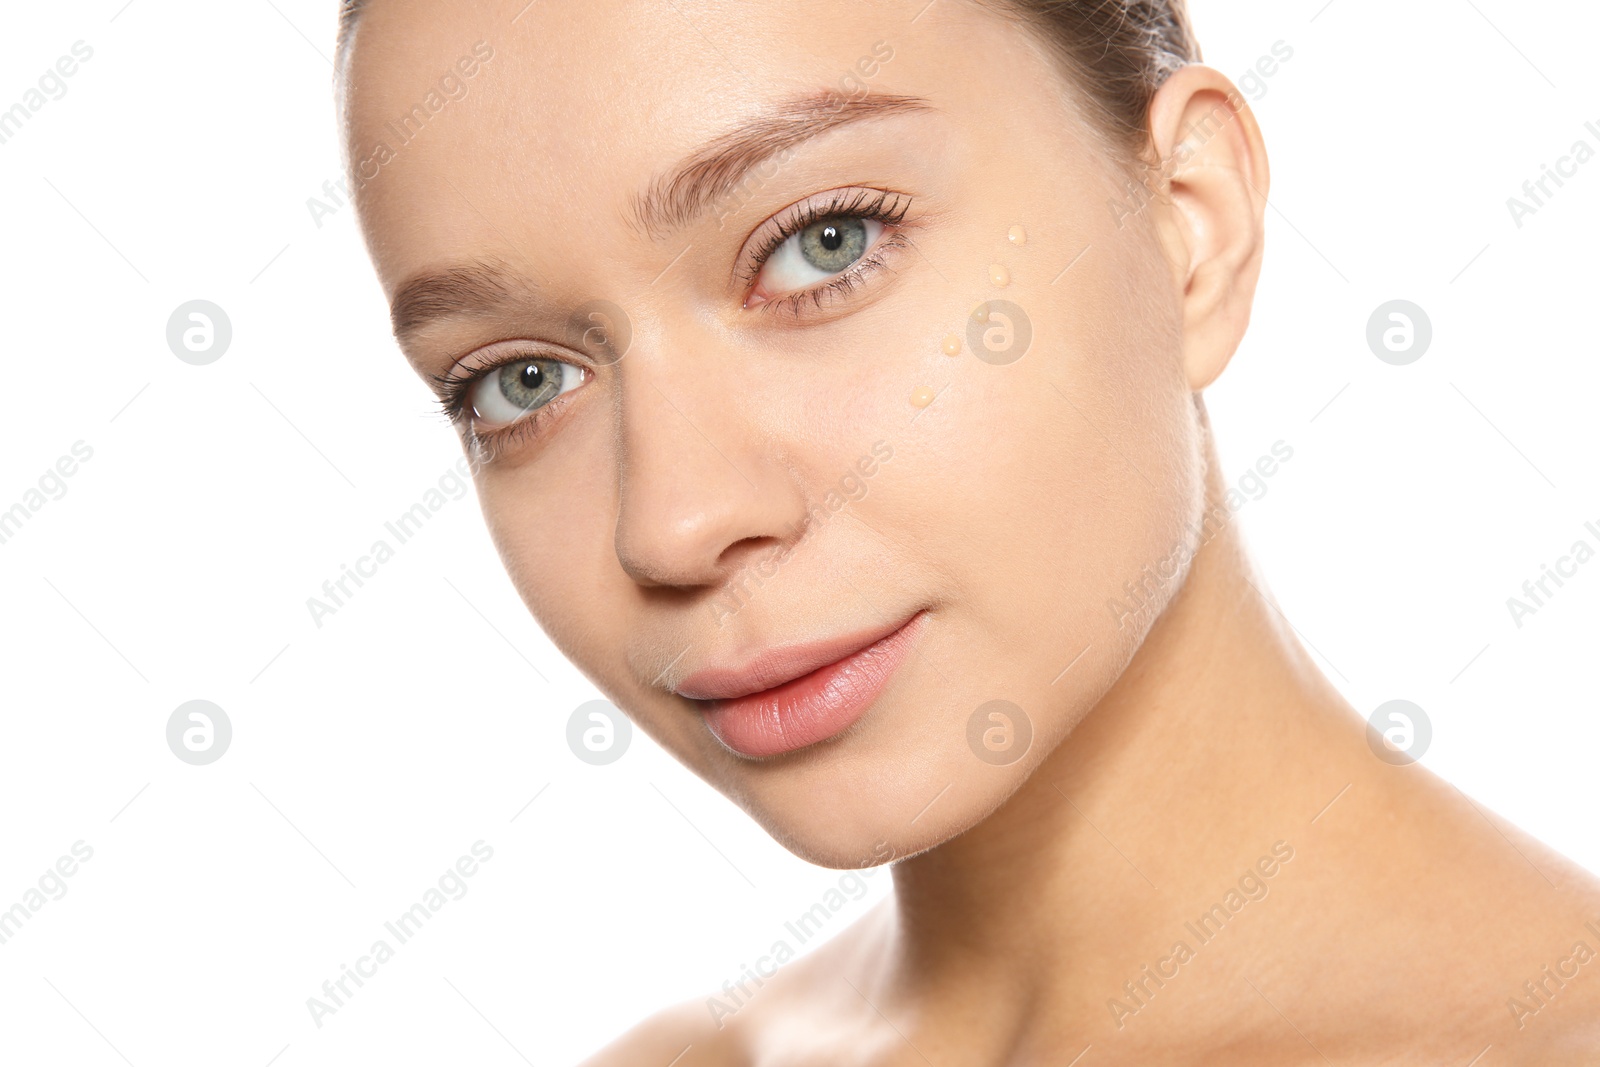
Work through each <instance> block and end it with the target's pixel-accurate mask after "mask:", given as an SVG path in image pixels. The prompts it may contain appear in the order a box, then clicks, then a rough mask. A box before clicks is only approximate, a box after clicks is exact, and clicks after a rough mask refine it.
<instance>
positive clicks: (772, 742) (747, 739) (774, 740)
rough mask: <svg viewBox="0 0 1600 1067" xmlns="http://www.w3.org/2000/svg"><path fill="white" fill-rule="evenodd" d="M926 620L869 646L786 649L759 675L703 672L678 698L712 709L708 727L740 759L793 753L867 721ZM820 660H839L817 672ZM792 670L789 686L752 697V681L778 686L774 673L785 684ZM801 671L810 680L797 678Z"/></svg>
mask: <svg viewBox="0 0 1600 1067" xmlns="http://www.w3.org/2000/svg"><path fill="white" fill-rule="evenodd" d="M925 616H926V612H924V611H918V612H917V613H916V614H915V615H913V616H912V617H911V618H909V619H907V620H906V621H905V622H903V623H901V624H900V625H898V626H896V627H895V628H894V629H893V630H892V631H890V632H888V633H886V634H881V636H877V635H868V636H867V637H866V638H865V639H864V640H863V639H861V638H850V637H845V638H838V639H835V640H833V641H828V642H819V643H818V644H815V645H807V646H795V647H792V648H788V649H780V650H777V651H776V652H774V653H769V654H767V655H765V656H763V657H762V659H761V662H760V663H759V664H758V665H756V666H754V667H752V668H746V669H743V670H720V669H712V670H704V671H698V672H696V673H695V674H692V675H690V676H689V677H688V678H685V679H684V680H683V681H682V682H680V683H679V684H678V686H677V691H678V692H679V693H680V694H682V695H683V696H687V697H694V698H697V699H701V700H702V701H703V702H704V703H705V704H706V705H707V706H706V708H705V712H704V713H705V717H706V725H707V726H708V727H709V728H710V730H711V732H712V734H713V735H715V736H716V738H717V740H719V741H721V742H722V743H723V744H724V745H726V746H727V747H728V748H730V749H732V750H733V751H734V752H737V753H738V754H740V755H741V756H749V757H761V756H776V755H780V754H782V753H784V752H793V751H795V750H796V749H800V748H805V747H806V746H807V745H814V744H816V743H817V742H818V741H824V740H827V739H828V738H830V737H834V736H837V735H838V734H840V733H843V732H844V731H845V730H847V729H848V728H849V727H850V726H852V725H853V724H854V723H855V722H856V721H857V720H858V719H860V718H861V717H862V716H863V715H865V714H866V712H867V709H868V708H870V707H871V706H872V703H873V701H875V700H877V699H878V694H880V693H881V692H883V689H884V687H885V686H887V685H888V684H889V679H890V678H891V677H893V676H894V672H895V671H896V670H897V669H898V668H899V667H900V664H901V663H902V662H904V661H905V658H906V656H907V655H909V654H910V652H911V649H912V645H913V644H914V643H915V641H916V638H917V635H918V634H919V633H920V632H921V630H922V625H923V620H924V618H925ZM880 633H881V631H880ZM841 646H842V647H841ZM852 646H853V647H852ZM821 656H830V657H832V658H831V659H829V660H825V661H823V662H822V663H821V664H820V665H818V666H812V665H813V664H817V663H818V660H819V658H820V657H821ZM808 661H809V662H808ZM785 670H787V678H788V679H789V680H787V681H783V682H782V683H781V684H777V685H773V686H772V687H771V688H765V689H759V690H755V691H752V689H753V685H752V684H751V681H750V680H751V679H762V680H765V681H772V680H775V679H774V678H773V675H774V672H777V675H778V677H783V676H784V672H785ZM798 671H806V673H804V674H799V676H798V677H796V673H797V672H798Z"/></svg>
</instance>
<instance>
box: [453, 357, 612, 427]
mask: <svg viewBox="0 0 1600 1067" xmlns="http://www.w3.org/2000/svg"><path fill="white" fill-rule="evenodd" d="M589 376H590V372H589V371H587V370H586V369H584V368H583V367H580V366H578V365H577V364H574V363H563V362H561V361H560V360H555V359H520V360H516V361H514V362H511V363H506V364H504V365H502V366H499V367H494V368H491V369H490V370H487V371H485V372H484V373H483V374H482V375H481V376H480V377H479V378H478V380H477V381H475V382H473V383H472V384H471V385H470V386H469V387H468V389H467V395H466V405H465V406H466V408H467V409H468V414H470V415H471V417H472V418H473V419H474V420H475V421H476V422H478V423H479V424H480V429H485V430H489V431H491V432H492V431H493V430H495V429H497V428H500V427H503V426H507V425H509V424H511V423H513V422H517V421H519V420H521V419H523V418H526V417H527V416H528V415H530V414H533V413H535V412H537V411H538V410H539V409H540V408H542V407H544V406H545V405H547V404H549V403H550V402H551V401H552V400H554V399H555V398H556V397H558V396H561V395H562V394H564V393H570V392H572V391H573V390H574V389H576V388H578V386H580V385H582V384H583V383H584V382H585V381H586V380H587V379H588V378H589Z"/></svg>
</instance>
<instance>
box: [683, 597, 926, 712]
mask: <svg viewBox="0 0 1600 1067" xmlns="http://www.w3.org/2000/svg"><path fill="white" fill-rule="evenodd" d="M917 614H918V612H913V613H912V614H911V615H908V616H906V617H904V618H901V619H899V620H897V621H895V622H892V623H889V624H887V625H880V626H875V627H873V628H872V629H870V630H857V631H855V632H854V633H848V634H841V635H839V636H837V637H825V638H823V639H821V640H819V641H806V642H801V643H799V644H793V645H778V646H774V647H771V648H765V649H762V650H761V651H759V652H757V653H756V654H755V655H753V656H750V657H748V658H747V659H746V660H745V661H744V662H743V663H741V664H739V665H738V666H726V665H718V664H709V665H707V666H703V667H701V668H700V669H699V670H696V671H694V672H692V673H691V674H689V675H687V676H685V677H684V678H683V679H682V680H681V681H679V682H678V684H677V685H675V686H674V687H673V690H674V691H675V692H676V693H678V694H679V695H680V696H685V697H689V698H690V699H692V700H731V699H734V698H736V697H744V696H749V695H751V694H752V693H761V692H765V691H766V690H768V689H773V688H775V687H777V686H780V685H783V684H784V683H785V682H792V681H794V680H795V679H796V678H800V677H803V676H805V675H807V674H810V673H811V672H812V671H814V670H817V669H818V668H819V667H826V666H828V665H829V664H832V663H837V662H839V661H840V660H842V659H844V658H845V657H847V656H851V655H854V654H855V653H857V652H860V651H861V650H862V649H864V648H866V647H867V646H869V645H875V644H877V643H878V642H879V641H881V640H883V639H884V638H885V637H888V636H889V635H890V634H892V633H894V632H895V631H897V630H899V629H900V628H901V627H903V626H905V625H906V624H907V623H909V622H910V621H911V620H912V619H913V618H915V617H916V615H917Z"/></svg>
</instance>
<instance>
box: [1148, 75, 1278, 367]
mask: <svg viewBox="0 0 1600 1067" xmlns="http://www.w3.org/2000/svg"><path fill="white" fill-rule="evenodd" d="M1149 122H1150V137H1151V150H1153V151H1154V152H1156V153H1157V155H1158V159H1159V162H1158V163H1156V165H1157V166H1158V167H1159V168H1160V169H1159V171H1158V172H1157V174H1156V176H1155V180H1156V181H1157V182H1158V183H1159V188H1160V189H1161V191H1162V192H1163V193H1164V194H1165V195H1163V196H1160V197H1158V198H1157V199H1158V202H1159V203H1160V204H1161V205H1162V207H1161V209H1160V210H1158V211H1157V213H1156V226H1157V230H1158V233H1159V235H1160V239H1161V243H1162V246H1163V247H1164V248H1165V250H1166V253H1167V259H1168V261H1169V263H1170V264H1171V266H1172V271H1173V280H1174V282H1175V284H1176V285H1177V288H1178V292H1179V293H1181V294H1182V304H1183V361H1184V370H1185V372H1186V373H1187V375H1188V379H1189V387H1190V388H1191V389H1193V390H1194V391H1196V392H1198V391H1200V390H1201V389H1204V388H1205V387H1206V386H1208V385H1210V384H1211V383H1212V382H1213V381H1214V380H1216V377H1217V375H1219V374H1221V373H1222V368H1224V367H1226V366H1227V365H1228V360H1229V359H1231V358H1232V356H1233V353H1234V352H1235V351H1236V350H1237V349H1238V347H1239V342H1240V340H1242V339H1243V337H1244V331H1245V327H1246V326H1248V325H1249V323H1250V305H1251V302H1252V301H1253V300H1254V299H1255V292H1256V279H1257V278H1258V277H1260V274H1261V256H1262V251H1263V238H1264V230H1265V214H1266V206H1267V191H1268V184H1269V182H1270V176H1269V174H1268V170H1267V149H1266V145H1265V144H1264V143H1263V141H1262V137H1261V128H1260V127H1259V126H1258V125H1257V124H1256V120H1255V116H1254V115H1253V114H1252V113H1251V111H1250V107H1249V105H1248V104H1246V103H1245V100H1244V97H1243V96H1242V95H1240V93H1239V90H1238V89H1237V88H1235V86H1234V84H1233V83H1232V82H1231V81H1229V80H1228V79H1227V78H1226V77H1225V76H1223V75H1222V74H1221V73H1219V72H1218V71H1216V70H1214V69H1212V68H1211V67H1207V66H1204V65H1201V64H1191V65H1189V66H1186V67H1182V68H1180V69H1179V70H1177V71H1176V72H1174V73H1173V74H1172V75H1171V76H1170V77H1169V78H1168V79H1167V80H1166V82H1165V83H1163V84H1162V86H1161V88H1160V90H1158V91H1157V93H1156V95H1155V98H1154V100H1152V101H1151V105H1150V113H1149Z"/></svg>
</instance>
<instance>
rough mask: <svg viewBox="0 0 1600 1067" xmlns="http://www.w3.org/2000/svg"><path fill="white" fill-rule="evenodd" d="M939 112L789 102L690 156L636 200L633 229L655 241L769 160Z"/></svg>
mask: <svg viewBox="0 0 1600 1067" xmlns="http://www.w3.org/2000/svg"><path fill="white" fill-rule="evenodd" d="M934 110H937V109H936V108H935V107H934V106H933V105H932V104H931V103H929V102H928V101H927V100H925V99H923V98H922V97H918V96H905V95H902V94H898V93H877V92H869V93H865V94H863V95H861V96H855V97H847V96H843V95H841V94H840V93H838V92H835V91H832V90H824V91H820V92H810V93H804V94H802V95H800V96H796V97H791V98H790V99H788V100H784V101H782V102H780V103H778V104H776V105H774V106H773V107H771V108H769V109H768V110H767V111H765V112H764V113H763V114H761V115H759V116H757V117H756V118H753V119H748V120H746V121H745V122H743V123H741V124H740V125H739V126H737V127H735V128H734V129H732V130H730V131H728V132H727V133H724V134H721V135H719V136H717V137H715V138H713V139H712V140H711V141H708V142H707V143H706V144H705V145H703V146H701V147H700V148H698V149H696V150H695V151H694V152H692V153H690V155H689V156H688V157H686V158H685V159H684V160H683V162H681V163H679V164H678V165H677V166H676V167H674V168H673V169H672V170H671V171H669V172H667V173H666V174H665V175H663V176H661V177H659V178H657V179H655V180H654V181H652V182H651V183H650V187H649V189H648V190H646V191H645V192H644V193H641V194H639V195H637V196H635V197H634V201H633V221H634V223H635V225H636V226H637V227H638V228H639V229H640V230H641V231H643V232H644V233H645V234H647V235H649V236H650V237H651V238H654V239H656V240H659V239H661V238H663V237H665V236H667V235H669V234H670V233H672V232H673V231H675V230H678V229H682V228H683V227H685V226H687V225H689V223H691V222H693V221H694V220H695V219H696V218H698V217H699V216H700V215H701V214H703V213H704V212H705V211H707V210H708V209H709V208H710V207H711V206H712V205H713V204H715V203H716V201H717V200H718V199H719V198H721V197H723V196H725V195H727V194H728V193H729V192H731V191H732V190H733V189H734V188H735V187H736V186H737V185H738V184H739V183H740V181H742V180H743V179H744V177H745V175H747V174H748V173H749V172H750V171H751V170H753V169H754V168H755V167H757V166H759V165H760V164H762V163H764V162H766V161H767V160H768V159H771V158H772V157H773V156H777V155H782V154H783V153H785V152H787V151H789V150H790V149H792V148H794V147H795V146H796V145H799V144H800V143H802V142H804V141H808V140H810V139H811V138H813V137H817V136H820V135H821V134H823V133H826V132H827V131H829V130H832V129H835V128H837V127H839V126H844V125H848V124H850V123H853V122H861V121H864V120H866V119H873V118H881V117H883V116H886V115H898V114H903V113H906V112H914V111H934Z"/></svg>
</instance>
